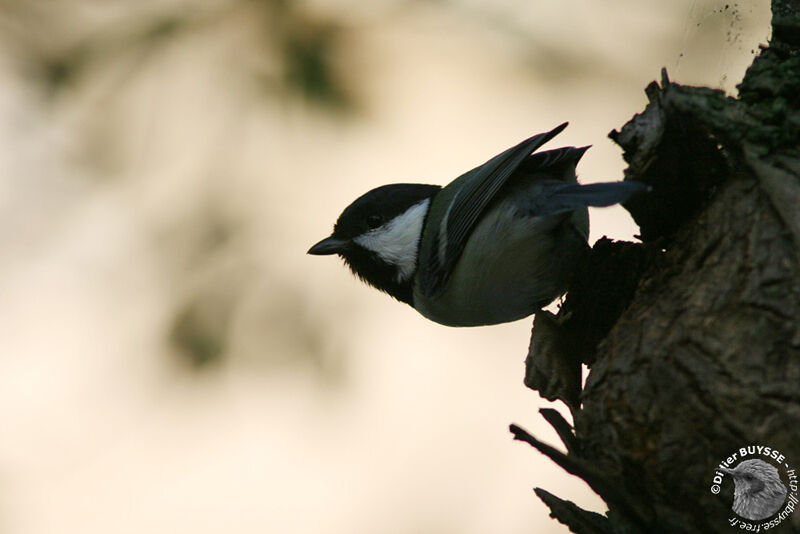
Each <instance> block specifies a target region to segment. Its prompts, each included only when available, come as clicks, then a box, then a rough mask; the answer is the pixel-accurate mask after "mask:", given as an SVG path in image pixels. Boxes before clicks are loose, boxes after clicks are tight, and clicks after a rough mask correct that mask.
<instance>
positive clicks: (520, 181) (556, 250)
mask: <svg viewBox="0 0 800 534" xmlns="http://www.w3.org/2000/svg"><path fill="white" fill-rule="evenodd" d="M566 126H567V123H564V124H561V125H559V126H557V127H556V128H554V129H553V130H551V131H549V132H547V133H542V134H538V135H534V136H533V137H530V138H529V139H526V140H525V141H522V142H521V143H519V144H518V145H516V146H513V147H511V148H509V149H508V150H506V151H504V152H502V153H500V154H498V155H497V156H495V157H493V158H492V159H490V160H489V161H487V162H486V163H484V164H483V165H480V166H479V167H476V168H474V169H472V170H471V171H469V172H467V173H464V174H463V175H461V176H460V177H458V178H457V179H456V180H454V181H453V182H451V183H450V184H448V185H447V186H445V187H444V188H442V187H441V186H438V185H426V184H408V183H406V184H391V185H384V186H381V187H378V188H376V189H373V190H371V191H369V192H368V193H366V194H364V195H363V196H361V197H359V198H358V199H356V200H355V201H354V202H353V203H352V204H350V205H349V206H348V207H347V208H346V209H345V210H344V212H342V214H341V215H340V216H339V219H338V220H337V221H336V224H335V225H334V229H333V234H332V235H331V236H329V237H326V238H325V239H323V240H322V241H320V242H319V243H317V244H315V245H314V246H313V247H311V248H310V249H309V251H308V253H309V254H314V255H330V254H338V255H340V256H341V257H342V258H343V259H344V261H345V263H346V264H347V265H348V266H349V267H350V269H351V270H352V271H353V272H354V273H355V274H356V275H357V276H358V277H360V278H361V279H362V280H363V281H365V282H367V283H368V284H370V285H372V286H374V287H375V288H377V289H379V290H381V291H385V292H386V293H388V294H389V295H391V296H392V297H394V298H396V299H397V300H399V301H401V302H405V303H407V304H409V305H411V306H412V307H413V308H414V309H416V310H417V311H418V312H419V313H421V314H422V315H423V316H425V317H427V318H428V319H430V320H432V321H435V322H437V323H441V324H443V325H447V326H480V325H490V324H498V323H504V322H509V321H515V320H517V319H521V318H523V317H527V316H529V315H531V314H533V313H535V312H537V311H539V310H541V308H542V307H543V306H546V305H547V304H549V303H550V302H552V301H553V300H554V299H555V298H557V297H558V296H560V295H562V294H563V293H564V292H565V291H566V289H567V285H568V284H569V282H570V279H571V278H572V276H573V275H574V273H575V270H576V267H577V266H578V264H579V262H580V261H581V259H582V258H583V257H584V255H585V254H586V252H587V251H588V249H589V246H588V244H587V239H588V236H589V214H588V210H587V209H586V207H587V206H611V205H613V204H617V203H619V202H624V201H625V200H627V199H628V198H630V197H631V196H632V195H634V194H636V193H638V192H641V191H644V190H646V189H647V186H645V185H643V184H641V183H637V182H632V181H627V182H612V183H596V184H589V185H580V184H578V183H577V177H576V174H575V166H576V165H577V163H578V161H579V160H580V158H581V157H582V156H583V154H584V152H586V150H587V149H588V148H589V147H588V146H585V147H580V148H576V147H563V148H557V149H554V150H548V151H544V152H538V153H534V152H535V151H536V150H537V149H538V148H539V147H540V146H542V145H543V144H544V143H546V142H547V141H549V140H551V139H552V138H553V137H555V136H556V135H558V134H559V133H560V132H561V131H562V130H563V129H564V128H565V127H566Z"/></svg>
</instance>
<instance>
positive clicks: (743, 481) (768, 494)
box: [720, 458, 786, 521]
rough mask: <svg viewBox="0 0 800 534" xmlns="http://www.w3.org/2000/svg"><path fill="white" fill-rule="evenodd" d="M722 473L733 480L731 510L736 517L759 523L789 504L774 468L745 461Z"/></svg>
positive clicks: (722, 469) (761, 461)
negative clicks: (786, 503) (785, 504)
mask: <svg viewBox="0 0 800 534" xmlns="http://www.w3.org/2000/svg"><path fill="white" fill-rule="evenodd" d="M720 471H722V472H723V473H725V474H726V475H731V477H733V483H734V485H735V488H734V491H733V506H732V509H733V511H734V513H736V515H738V516H739V517H743V518H745V519H749V520H751V521H758V520H761V519H766V518H767V517H769V516H771V515H773V514H775V513H776V512H777V511H778V510H779V509H780V507H781V506H783V503H784V502H785V501H786V486H784V485H783V483H782V482H781V477H780V474H779V473H778V470H777V469H776V468H775V466H773V465H771V464H769V463H767V462H765V461H763V460H759V459H757V458H756V459H752V460H744V461H742V462H739V464H738V465H737V466H736V467H735V468H733V469H729V468H721V469H720Z"/></svg>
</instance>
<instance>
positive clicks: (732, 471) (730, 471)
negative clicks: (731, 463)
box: [719, 467, 738, 477]
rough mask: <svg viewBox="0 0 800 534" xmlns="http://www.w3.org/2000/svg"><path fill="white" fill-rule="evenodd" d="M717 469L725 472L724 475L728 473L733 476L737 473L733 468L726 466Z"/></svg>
mask: <svg viewBox="0 0 800 534" xmlns="http://www.w3.org/2000/svg"><path fill="white" fill-rule="evenodd" d="M719 471H721V472H723V473H725V474H726V475H730V476H732V477H735V476H736V475H737V474H738V473H736V471H734V470H733V469H727V468H725V467H723V468H721V469H719Z"/></svg>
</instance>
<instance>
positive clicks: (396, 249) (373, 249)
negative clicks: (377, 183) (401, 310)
mask: <svg viewBox="0 0 800 534" xmlns="http://www.w3.org/2000/svg"><path fill="white" fill-rule="evenodd" d="M440 189H441V187H440V186H438V185H425V184H392V185H384V186H382V187H378V188H376V189H373V190H372V191H369V192H368V193H366V194H364V195H362V196H361V197H359V198H358V199H356V200H355V201H354V202H353V203H352V204H350V205H349V206H347V208H345V210H344V211H343V212H342V214H341V215H340V216H339V219H338V220H337V221H336V225H334V227H333V234H331V236H330V237H327V238H325V239H323V240H322V241H320V242H319V243H317V244H316V245H314V246H313V247H311V248H310V249H309V251H308V253H309V254H315V255H327V254H339V255H340V256H341V257H342V258H344V260H345V263H347V265H348V266H349V267H350V269H351V270H352V271H353V272H354V273H355V274H356V275H357V276H358V277H359V278H361V279H362V280H364V281H365V282H367V283H368V284H370V285H372V286H374V287H376V288H377V289H380V290H381V291H385V292H386V293H389V295H391V296H393V297H394V298H396V299H397V300H400V301H403V302H406V303H408V304H411V298H412V292H413V289H412V287H413V278H414V273H415V271H416V262H417V249H418V247H419V239H420V236H421V234H422V228H423V226H424V222H425V217H426V215H427V213H428V207H429V206H430V199H431V198H432V197H433V196H434V195H435V194H436V193H437V192H438V191H439V190H440Z"/></svg>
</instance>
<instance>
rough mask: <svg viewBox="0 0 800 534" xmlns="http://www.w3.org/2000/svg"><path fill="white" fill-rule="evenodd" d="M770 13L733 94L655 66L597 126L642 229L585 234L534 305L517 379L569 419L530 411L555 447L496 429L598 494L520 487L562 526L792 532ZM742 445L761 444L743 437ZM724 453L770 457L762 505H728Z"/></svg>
mask: <svg viewBox="0 0 800 534" xmlns="http://www.w3.org/2000/svg"><path fill="white" fill-rule="evenodd" d="M772 13H773V19H772V25H773V35H772V39H771V41H770V46H769V47H768V48H764V49H763V50H762V51H761V53H760V55H759V56H758V57H757V58H756V59H755V60H754V61H753V64H752V65H751V67H750V68H749V70H748V71H747V74H746V75H745V78H744V80H743V82H742V83H741V84H740V86H739V98H738V99H734V98H728V97H725V96H724V94H723V93H722V92H720V91H716V90H711V89H707V88H699V87H686V86H681V85H677V84H673V83H671V82H670V81H669V80H668V79H667V76H666V73H664V74H663V76H662V81H661V84H660V86H659V85H658V84H656V83H655V82H654V83H652V84H651V85H650V86H649V87H648V88H647V95H648V97H649V101H650V103H649V104H648V106H647V107H646V109H645V110H644V112H642V113H641V114H639V115H636V116H635V117H634V118H633V119H632V120H631V121H629V122H628V123H627V124H626V125H625V126H623V127H622V129H621V130H620V131H619V132H617V131H614V132H612V133H611V138H612V139H613V140H614V141H615V142H616V143H617V144H619V145H620V146H621V147H622V148H623V149H624V157H625V160H626V161H627V162H628V163H629V167H628V169H627V170H626V173H625V174H626V179H632V180H638V181H641V182H644V183H647V184H649V185H651V186H652V191H651V192H650V193H649V194H647V195H644V196H643V197H641V198H640V199H637V200H636V201H632V202H630V203H629V204H628V205H626V207H627V209H628V210H629V211H630V212H631V214H632V215H633V217H634V219H635V220H636V222H637V223H638V224H639V226H640V228H641V238H642V243H641V244H632V243H613V242H610V241H608V240H602V241H600V242H598V244H597V245H596V246H595V247H594V249H593V251H592V254H591V257H590V261H589V262H588V264H587V266H586V269H585V270H584V272H582V273H580V275H579V276H578V278H577V280H576V282H575V283H574V284H573V286H572V288H571V290H570V292H569V293H568V296H567V299H566V301H565V303H564V306H563V307H562V309H561V311H560V312H559V314H558V315H557V316H552V315H548V314H537V316H536V321H535V327H534V332H533V335H532V338H531V347H530V351H529V355H528V360H527V362H526V364H527V373H526V384H528V385H529V386H531V387H534V388H535V389H538V390H539V392H540V394H542V396H544V397H545V398H548V399H550V400H553V399H561V400H563V401H564V402H565V403H566V404H567V405H568V406H569V407H570V410H571V411H572V417H573V421H574V428H572V427H570V425H569V424H568V423H567V422H566V421H565V420H564V419H563V418H562V417H561V416H560V415H559V414H558V412H556V411H554V410H543V411H542V413H543V415H544V416H545V418H546V419H547V420H548V421H550V422H551V424H553V426H554V427H555V428H556V430H557V432H558V434H559V436H561V439H562V441H563V442H564V445H565V447H566V449H567V453H566V454H563V453H561V452H559V451H558V450H556V449H554V448H552V447H549V446H548V445H545V444H543V443H541V442H540V441H538V440H537V439H536V438H534V437H533V436H531V435H530V434H528V433H527V432H525V431H524V430H522V429H520V428H519V427H517V426H515V425H512V432H514V434H515V437H516V438H517V439H520V440H523V441H527V442H528V443H530V444H531V445H533V446H535V447H536V448H537V449H539V450H540V451H541V452H543V453H545V454H547V455H548V456H549V457H550V458H552V459H553V460H554V461H556V462H557V463H559V464H560V465H562V466H563V467H564V468H565V469H566V470H567V471H569V472H570V473H573V474H576V475H578V476H580V477H582V478H583V479H585V480H586V481H587V483H589V485H591V486H592V488H593V489H594V490H595V491H596V492H597V493H598V494H599V495H600V496H601V497H603V499H604V500H605V501H606V503H607V505H608V508H609V511H608V513H607V514H606V515H605V516H603V515H599V514H594V513H590V512H586V511H583V510H581V509H580V508H578V507H577V506H575V505H574V504H572V503H569V502H567V501H563V500H561V499H559V498H557V497H555V496H553V495H551V494H549V493H547V492H546V491H544V490H542V489H538V488H537V490H536V492H537V495H539V496H540V498H542V499H543V500H544V502H545V503H547V504H548V506H549V507H550V509H551V511H552V515H553V517H555V518H556V519H558V520H559V521H561V522H562V523H565V524H567V525H568V526H569V528H570V529H571V530H572V531H573V532H576V533H578V534H587V533H656V532H658V533H660V532H664V533H680V532H691V533H709V532H721V533H722V532H725V533H728V532H730V531H731V528H732V527H733V528H736V529H739V528H742V529H746V528H747V525H749V524H752V525H753V527H752V528H753V529H755V528H758V527H757V526H758V525H760V526H761V529H765V527H766V524H767V523H768V522H770V521H772V523H773V525H772V526H775V525H778V523H779V526H778V527H777V528H778V529H779V532H800V510H798V511H797V512H795V513H791V510H789V509H788V508H787V506H788V507H791V508H793V507H794V505H793V504H792V499H793V497H792V495H794V496H795V499H796V496H797V494H798V491H797V490H798V485H797V478H792V477H793V476H794V475H795V474H798V475H800V470H797V471H796V472H795V471H792V470H793V469H798V468H800V0H784V1H780V0H773V2H772ZM581 362H583V363H586V364H587V365H590V367H591V370H590V372H589V375H588V378H587V380H586V383H585V386H584V387H583V389H582V391H581V382H580V365H579V364H580V363H581ZM755 445H758V446H767V447H770V448H771V449H773V450H777V451H779V452H778V454H777V455H772V456H770V455H764V454H763V450H762V453H761V454H760V453H759V452H758V451H757V450H756V452H755V453H754V454H752V455H751V454H750V453H749V451H748V450H747V449H746V447H748V446H755ZM743 447H744V448H745V450H744V451H740V449H741V448H743ZM742 452H744V454H743V453H742ZM734 454H735V456H733V455H734ZM778 455H783V456H784V458H783V459H782V460H781V461H778V460H777V459H776V458H775V456H778ZM729 457H730V458H731V460H730V461H729V464H730V465H728V467H734V466H736V465H737V464H738V463H739V462H740V461H741V460H743V459H745V458H746V457H749V458H758V459H760V460H761V461H766V462H767V463H769V464H771V465H774V467H775V468H776V469H778V471H779V474H780V478H781V481H782V483H783V485H784V486H785V487H786V488H787V489H788V496H787V497H786V500H785V503H784V504H783V505H782V506H781V507H780V508H779V511H778V512H776V513H775V514H773V515H771V516H769V517H767V518H765V519H763V520H747V519H745V518H743V517H741V516H739V515H737V514H736V513H734V512H733V511H732V509H731V505H732V502H733V491H734V478H733V476H732V475H727V474H724V473H722V472H720V470H719V466H720V463H721V462H723V461H725V460H726V459H729ZM715 491H716V493H715ZM798 508H800V506H798ZM784 511H785V512H786V513H783V514H782V513H781V512H784Z"/></svg>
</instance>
